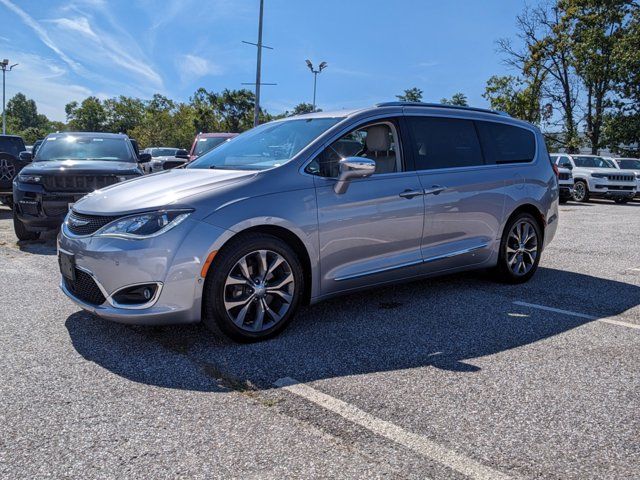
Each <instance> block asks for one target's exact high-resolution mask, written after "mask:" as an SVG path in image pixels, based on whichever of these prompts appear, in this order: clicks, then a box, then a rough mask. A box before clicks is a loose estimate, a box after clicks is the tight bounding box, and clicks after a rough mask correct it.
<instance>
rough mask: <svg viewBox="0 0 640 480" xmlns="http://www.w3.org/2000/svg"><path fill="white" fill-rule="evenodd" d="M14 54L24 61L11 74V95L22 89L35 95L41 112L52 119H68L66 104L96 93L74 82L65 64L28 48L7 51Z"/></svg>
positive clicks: (30, 96) (13, 55)
mask: <svg viewBox="0 0 640 480" xmlns="http://www.w3.org/2000/svg"><path fill="white" fill-rule="evenodd" d="M7 55H8V56H10V57H11V58H19V59H20V65H19V66H18V67H16V68H14V69H13V70H12V71H11V73H8V74H7V98H11V97H12V96H13V95H15V94H16V93H18V92H22V93H24V94H25V95H26V96H27V97H29V98H32V99H34V100H35V101H36V104H37V105H38V112H39V113H44V114H45V115H46V116H47V117H49V119H50V120H61V121H64V120H65V113H64V106H65V105H66V104H67V103H69V102H71V101H73V100H77V101H81V100H83V99H84V98H86V97H88V96H89V95H91V94H92V92H91V90H89V89H88V88H86V87H84V86H81V85H76V84H73V83H71V82H70V80H69V78H68V76H67V69H66V68H65V67H64V64H60V63H56V62H55V61H52V60H51V59H50V58H43V57H41V56H39V55H33V54H30V53H24V52H7Z"/></svg>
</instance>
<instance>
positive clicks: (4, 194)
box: [0, 135, 27, 208]
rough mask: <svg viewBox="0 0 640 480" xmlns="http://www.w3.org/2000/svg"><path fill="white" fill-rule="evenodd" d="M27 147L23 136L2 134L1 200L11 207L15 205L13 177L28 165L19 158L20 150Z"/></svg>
mask: <svg viewBox="0 0 640 480" xmlns="http://www.w3.org/2000/svg"><path fill="white" fill-rule="evenodd" d="M26 148H27V147H26V145H25V144H24V140H23V139H22V137H19V136H17V135H0V202H2V203H3V204H4V205H6V206H7V207H9V208H12V206H13V193H12V185H13V179H14V178H15V176H16V175H17V174H18V173H19V172H20V170H22V169H23V168H24V166H25V165H26V163H25V162H22V161H21V160H20V158H19V157H20V152H23V151H25V150H26Z"/></svg>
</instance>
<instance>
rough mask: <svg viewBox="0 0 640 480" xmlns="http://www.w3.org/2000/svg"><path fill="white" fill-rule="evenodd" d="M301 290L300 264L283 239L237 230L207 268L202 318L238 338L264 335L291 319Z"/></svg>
mask: <svg viewBox="0 0 640 480" xmlns="http://www.w3.org/2000/svg"><path fill="white" fill-rule="evenodd" d="M274 265H275V266H274ZM302 292H304V274H303V269H302V265H301V263H300V260H299V259H298V257H297V255H296V253H295V251H294V250H293V249H292V248H291V247H290V246H289V245H288V244H287V243H286V242H284V241H283V240H281V239H280V238H278V237H275V236H273V235H268V234H262V233H251V234H247V235H241V236H239V237H237V238H236V239H234V240H231V242H230V243H229V244H228V245H225V246H224V247H223V248H222V249H221V250H220V251H219V252H218V253H217V255H216V257H215V259H214V261H213V263H212V265H211V266H210V268H209V271H208V273H207V278H206V280H205V286H204V293H203V295H204V298H203V311H202V321H203V322H204V324H205V325H206V326H207V328H209V330H211V331H212V332H213V333H215V334H219V333H222V334H224V335H226V336H227V337H229V338H231V339H233V340H235V341H237V342H242V343H249V342H256V341H260V340H266V339H268V338H271V337H273V336H275V335H277V334H278V333H279V332H281V331H282V330H283V329H284V328H285V327H286V326H287V324H288V323H289V322H290V321H291V319H292V318H293V316H294V315H295V313H296V311H297V310H298V307H299V304H300V301H301V298H302Z"/></svg>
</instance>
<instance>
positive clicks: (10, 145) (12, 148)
mask: <svg viewBox="0 0 640 480" xmlns="http://www.w3.org/2000/svg"><path fill="white" fill-rule="evenodd" d="M24 150H25V146H24V141H23V140H22V138H20V137H0V152H4V153H10V154H11V155H13V156H14V157H17V156H18V155H19V154H20V152H23V151H24Z"/></svg>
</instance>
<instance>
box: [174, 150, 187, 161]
mask: <svg viewBox="0 0 640 480" xmlns="http://www.w3.org/2000/svg"><path fill="white" fill-rule="evenodd" d="M174 156H175V157H176V158H182V159H184V160H189V152H187V151H186V150H178V151H177V152H176V154H175V155H174Z"/></svg>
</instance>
